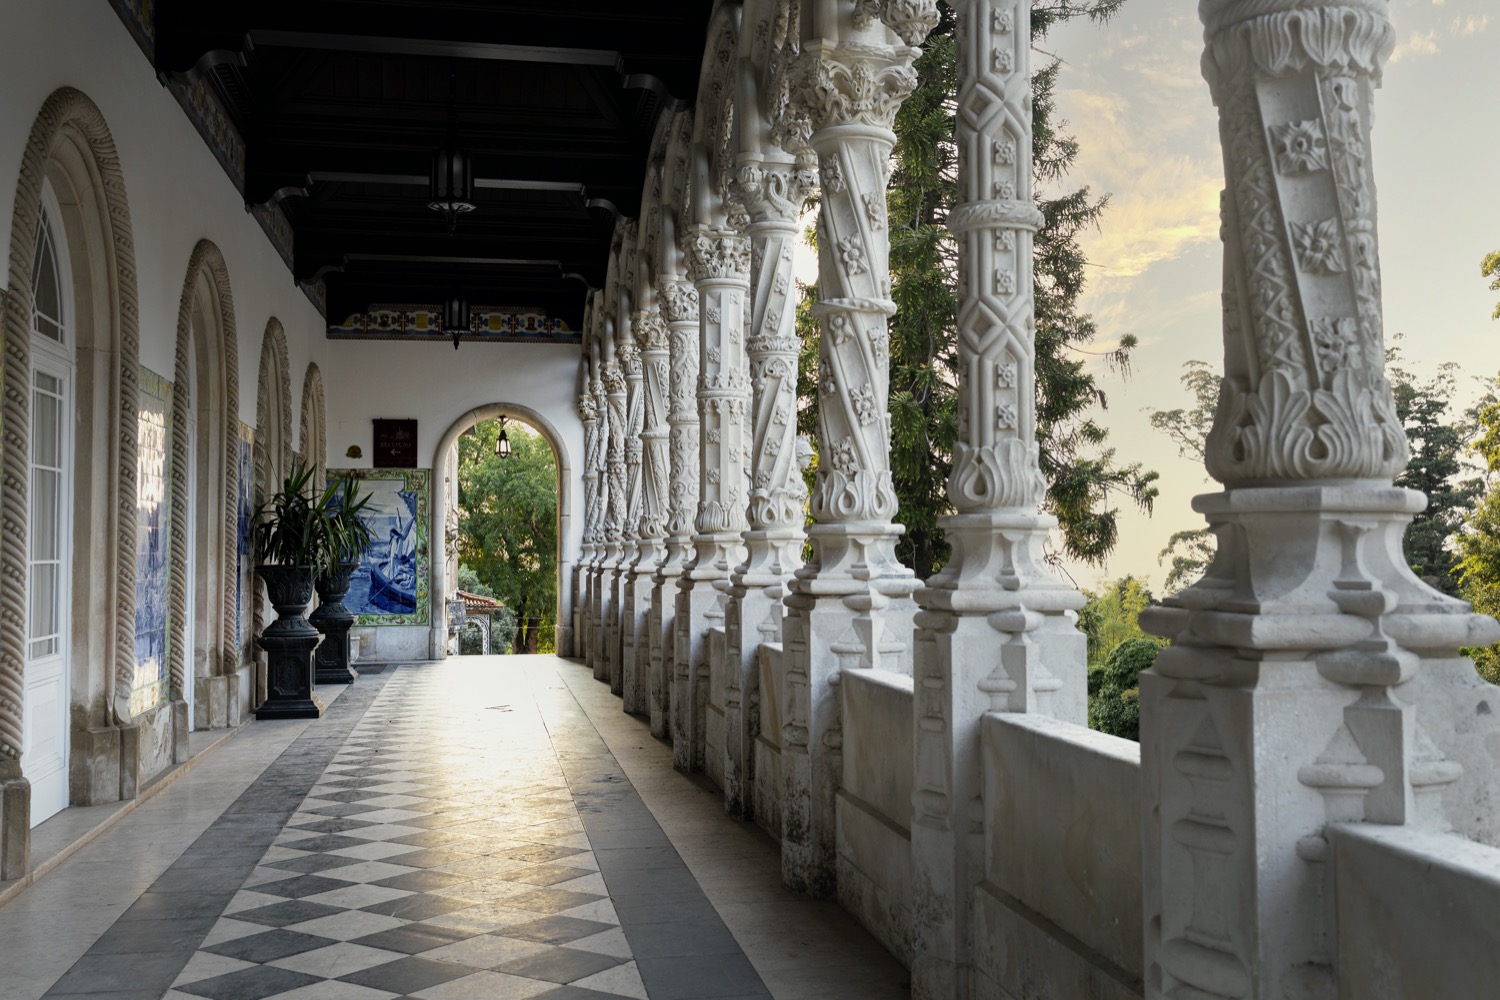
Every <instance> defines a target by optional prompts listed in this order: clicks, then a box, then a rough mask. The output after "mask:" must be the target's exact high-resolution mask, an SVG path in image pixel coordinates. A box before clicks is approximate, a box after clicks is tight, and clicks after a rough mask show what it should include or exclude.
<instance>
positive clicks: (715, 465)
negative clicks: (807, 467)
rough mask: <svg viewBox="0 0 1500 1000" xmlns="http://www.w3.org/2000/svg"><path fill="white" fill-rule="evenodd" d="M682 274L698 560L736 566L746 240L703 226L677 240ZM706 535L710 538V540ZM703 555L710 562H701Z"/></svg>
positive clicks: (743, 450)
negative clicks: (692, 395)
mask: <svg viewBox="0 0 1500 1000" xmlns="http://www.w3.org/2000/svg"><path fill="white" fill-rule="evenodd" d="M683 252H684V254H685V255H686V257H687V266H688V273H689V274H690V275H691V276H692V279H693V283H694V285H696V286H697V289H698V298H699V302H700V310H699V333H700V337H699V349H700V355H699V361H700V364H701V366H702V370H701V372H700V373H699V376H698V416H699V419H700V421H701V433H700V439H699V448H700V449H701V450H702V467H703V475H702V478H701V479H700V481H699V491H700V492H699V498H698V517H697V520H696V522H695V524H694V527H695V528H696V529H697V534H698V538H697V544H698V558H699V565H700V566H701V567H706V565H708V564H709V563H711V564H713V565H718V564H719V563H721V562H722V563H723V564H724V566H723V568H724V570H725V571H726V572H727V571H728V570H729V569H732V568H733V567H734V566H735V565H737V564H738V557H737V555H736V552H737V550H738V547H739V535H740V533H741V532H743V531H744V530H745V505H746V502H747V499H748V498H747V497H746V494H745V468H746V460H747V458H748V457H749V456H748V448H747V442H746V440H745V420H746V417H747V415H748V414H747V411H748V408H749V403H750V382H749V379H748V378H747V377H746V366H745V336H744V326H745V323H744V315H745V312H744V311H745V299H746V295H747V292H748V284H749V275H750V241H749V240H748V239H746V238H745V237H744V236H741V235H740V234H739V233H737V232H734V231H733V230H718V229H709V228H706V227H702V226H697V227H694V228H693V229H691V230H689V231H688V233H687V236H686V238H685V239H684V240H683ZM709 536H716V537H713V538H712V539H710V537H709ZM705 560H708V563H705Z"/></svg>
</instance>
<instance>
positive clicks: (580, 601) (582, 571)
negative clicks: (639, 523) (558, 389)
mask: <svg viewBox="0 0 1500 1000" xmlns="http://www.w3.org/2000/svg"><path fill="white" fill-rule="evenodd" d="M583 367H584V378H583V386H584V391H583V392H582V393H580V394H579V396H578V417H579V419H580V420H582V421H583V461H582V463H581V475H580V479H581V480H582V483H583V543H582V545H580V546H579V554H578V564H577V565H576V566H575V567H574V569H573V576H574V581H575V582H574V585H573V595H574V596H573V607H574V608H575V609H577V614H578V617H579V621H578V622H577V623H576V624H575V626H574V634H575V635H577V636H578V637H579V642H580V644H581V646H580V651H581V653H582V655H583V659H584V662H588V658H589V646H590V636H589V631H588V628H587V623H588V621H589V613H588V607H589V601H588V599H589V569H590V567H591V566H592V564H593V561H594V557H595V555H596V549H597V546H596V538H597V533H598V528H599V515H600V509H599V468H598V465H599V461H598V459H599V410H598V408H597V406H596V405H595V403H594V394H593V379H592V378H591V377H590V375H589V368H588V365H587V364H585V365H584V366H583Z"/></svg>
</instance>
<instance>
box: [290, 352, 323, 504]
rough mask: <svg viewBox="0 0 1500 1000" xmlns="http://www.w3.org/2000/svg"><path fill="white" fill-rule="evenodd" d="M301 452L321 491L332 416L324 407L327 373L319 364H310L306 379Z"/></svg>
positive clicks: (300, 422)
mask: <svg viewBox="0 0 1500 1000" xmlns="http://www.w3.org/2000/svg"><path fill="white" fill-rule="evenodd" d="M297 433H298V435H299V437H298V444H297V451H298V453H299V454H301V456H302V460H303V461H304V462H306V463H307V464H308V465H311V466H312V467H313V468H314V469H316V470H317V471H316V473H315V474H314V478H315V480H316V481H317V483H318V486H319V487H320V488H321V487H322V485H323V483H324V481H325V480H326V479H327V476H328V412H327V410H326V409H325V408H324V404H323V373H322V371H320V370H319V369H318V365H317V362H315V361H314V362H309V363H308V365H307V373H306V374H305V375H303V376H302V416H301V419H300V421H299V423H298V430H297Z"/></svg>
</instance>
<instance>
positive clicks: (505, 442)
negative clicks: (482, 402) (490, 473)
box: [495, 417, 510, 458]
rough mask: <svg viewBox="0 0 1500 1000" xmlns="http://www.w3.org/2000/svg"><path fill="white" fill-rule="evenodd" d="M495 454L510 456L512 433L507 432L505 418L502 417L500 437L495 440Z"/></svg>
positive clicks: (502, 456)
mask: <svg viewBox="0 0 1500 1000" xmlns="http://www.w3.org/2000/svg"><path fill="white" fill-rule="evenodd" d="M495 454H496V455H499V456H500V457H501V458H510V435H509V434H507V433H505V418H504V417H501V418H500V437H499V438H498V439H497V440H496V441H495Z"/></svg>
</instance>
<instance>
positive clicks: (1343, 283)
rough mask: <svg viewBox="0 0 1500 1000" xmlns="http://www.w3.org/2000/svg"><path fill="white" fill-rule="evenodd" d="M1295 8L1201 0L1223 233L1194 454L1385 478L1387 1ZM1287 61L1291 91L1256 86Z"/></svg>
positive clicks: (1222, 464)
mask: <svg viewBox="0 0 1500 1000" xmlns="http://www.w3.org/2000/svg"><path fill="white" fill-rule="evenodd" d="M1293 6H1294V5H1291V4H1272V5H1268V8H1269V9H1273V10H1274V9H1276V8H1282V9H1281V10H1280V11H1279V12H1277V13H1274V14H1268V15H1267V16H1265V17H1260V18H1252V19H1245V18H1244V13H1245V8H1244V7H1243V5H1240V4H1235V3H1229V2H1226V0H1209V2H1207V3H1205V4H1204V5H1203V16H1204V19H1205V23H1206V24H1207V25H1208V33H1209V39H1210V41H1209V44H1208V52H1207V54H1206V56H1205V58H1204V60H1203V70H1204V74H1205V76H1207V78H1208V81H1209V86H1210V89H1211V91H1212V92H1213V96H1214V100H1215V103H1217V104H1218V106H1219V112H1220V123H1221V124H1220V131H1221V134H1222V138H1223V141H1224V162H1225V167H1226V172H1227V175H1228V176H1227V182H1228V183H1227V189H1226V192H1225V195H1224V198H1223V203H1222V211H1223V215H1224V230H1225V232H1226V234H1228V236H1229V238H1228V240H1227V241H1226V244H1225V260H1224V268H1225V289H1224V328H1225V350H1226V358H1225V378H1224V383H1223V389H1222V392H1221V398H1220V403H1219V408H1218V412H1217V414H1216V416H1215V420H1214V426H1213V429H1212V431H1210V433H1209V436H1208V443H1207V450H1206V458H1207V465H1208V471H1209V473H1210V474H1211V475H1212V476H1213V477H1214V478H1215V479H1217V480H1219V481H1220V482H1222V483H1225V484H1226V485H1234V484H1237V483H1250V482H1265V481H1272V480H1289V479H1290V480H1296V479H1325V478H1327V479H1331V478H1349V479H1384V480H1389V479H1391V478H1392V477H1393V476H1394V475H1396V474H1397V473H1399V472H1400V471H1401V470H1402V469H1403V468H1405V466H1406V461H1407V457H1408V452H1407V441H1406V434H1405V431H1404V429H1403V427H1402V424H1401V421H1400V419H1399V418H1398V417H1397V416H1396V409H1395V405H1394V402H1393V400H1392V396H1391V390H1390V385H1389V383H1388V382H1387V381H1386V379H1385V350H1384V344H1385V341H1384V332H1383V329H1382V321H1381V306H1380V262H1379V259H1378V254H1377V246H1376V238H1375V197H1374V191H1375V187H1374V176H1373V173H1372V171H1371V165H1370V156H1369V149H1370V123H1371V109H1372V106H1373V93H1374V88H1375V86H1376V85H1377V83H1378V82H1379V64H1380V62H1381V61H1382V60H1383V59H1384V58H1385V55H1386V52H1387V51H1388V50H1389V48H1390V44H1391V34H1390V28H1389V24H1388V22H1387V21H1386V20H1385V16H1384V6H1385V5H1384V4H1379V5H1378V10H1377V9H1375V5H1371V4H1369V3H1352V2H1351V3H1349V4H1347V5H1344V6H1335V5H1326V6H1324V5H1317V6H1313V7H1312V8H1311V9H1306V10H1293V9H1292V7H1293ZM1304 6H1307V5H1304ZM1298 73H1307V74H1308V77H1307V81H1308V86H1307V88H1306V90H1307V93H1306V98H1307V100H1306V102H1304V103H1289V102H1287V101H1285V100H1282V99H1280V98H1278V97H1276V96H1275V95H1272V94H1271V93H1269V92H1268V91H1265V90H1264V89H1262V88H1260V87H1258V86H1257V83H1256V81H1257V79H1258V78H1259V79H1265V78H1285V77H1289V76H1291V75H1292V74H1298ZM1310 111H1311V112H1312V113H1311V114H1309V112H1310Z"/></svg>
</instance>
